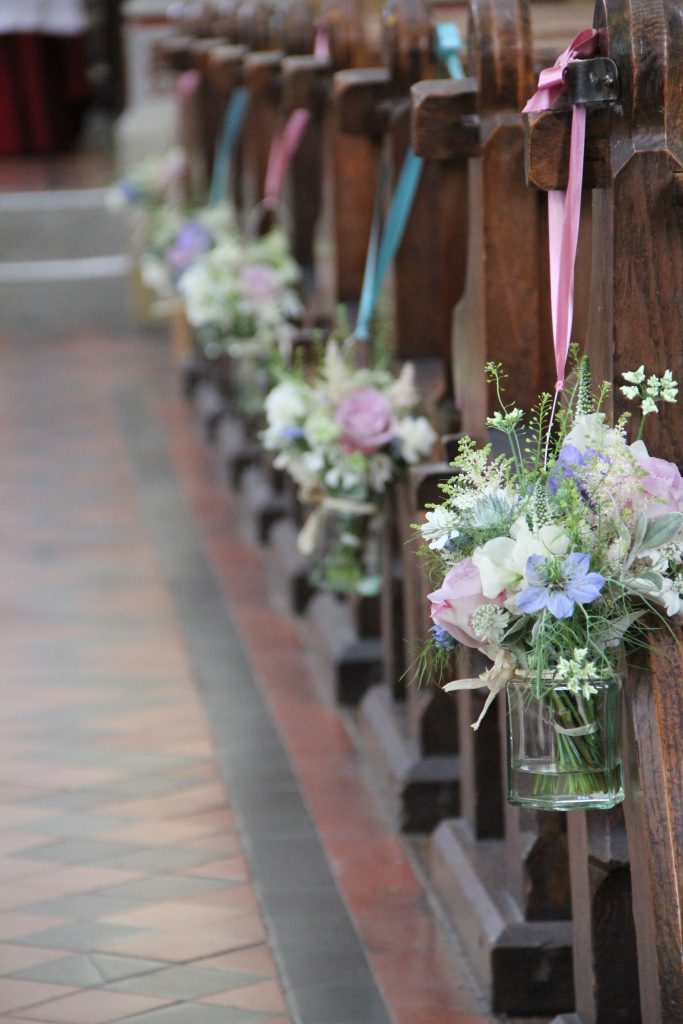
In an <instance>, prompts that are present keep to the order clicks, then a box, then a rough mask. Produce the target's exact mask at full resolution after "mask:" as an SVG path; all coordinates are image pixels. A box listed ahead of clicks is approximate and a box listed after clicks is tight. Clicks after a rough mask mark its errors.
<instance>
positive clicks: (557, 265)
mask: <svg viewBox="0 0 683 1024" xmlns="http://www.w3.org/2000/svg"><path fill="white" fill-rule="evenodd" d="M597 49H598V33H597V32H596V31H595V30H594V29H586V30H585V31H583V32H580V33H579V34H578V35H577V36H576V38H575V39H574V40H573V41H572V43H571V44H570V45H569V46H568V47H567V49H566V50H564V52H563V53H561V54H560V56H559V57H558V58H557V60H556V61H555V64H554V65H553V67H551V68H546V69H545V70H544V71H542V72H541V74H540V76H539V80H538V90H537V91H536V93H534V95H533V96H532V97H531V99H530V100H529V102H528V103H527V105H526V106H525V107H524V111H523V113H529V112H532V111H540V110H548V109H549V108H551V107H552V106H554V104H555V103H556V102H557V101H558V100H559V99H560V98H561V97H562V96H564V95H565V94H566V92H567V87H566V83H565V77H564V73H565V69H566V67H567V65H568V64H570V63H571V62H572V61H575V60H582V59H586V58H589V57H594V56H595V55H596V53H597ZM585 141H586V107H585V106H584V105H583V104H574V105H573V110H572V132H571V143H570V157H569V177H568V182H567V189H566V191H565V190H562V191H560V190H557V191H552V192H549V193H548V246H549V256H550V290H551V306H552V320H553V343H554V347H555V369H556V373H557V380H556V383H555V404H554V405H553V415H554V411H555V406H556V404H557V399H558V396H559V394H560V392H561V391H562V390H563V389H564V375H565V368H566V365H567V356H568V354H569V340H570V337H571V330H572V321H573V314H574V264H575V262H576V251H577V248H578V240H579V222H580V216H581V190H582V187H583V160H584V151H585ZM546 457H547V453H546ZM514 675H515V663H514V658H513V657H512V656H511V655H510V654H509V652H508V651H500V652H499V653H498V654H497V656H496V659H495V661H494V664H493V665H492V667H491V668H490V669H487V670H486V671H485V672H482V674H481V675H480V676H477V677H475V678H473V679H455V680H453V681H452V682H450V683H447V684H446V685H445V686H444V687H443V689H444V690H445V691H446V692H453V691H457V690H473V689H479V688H481V687H484V686H486V687H488V690H489V693H488V696H487V698H486V702H485V704H484V707H483V709H482V712H481V714H480V716H479V718H478V719H477V721H476V722H475V723H474V725H473V726H472V728H473V729H475V730H476V729H478V728H479V726H480V724H481V721H482V719H483V717H484V715H485V714H486V712H487V711H488V709H489V707H490V705H491V703H492V701H493V699H494V698H495V697H496V695H497V694H498V693H499V692H500V691H501V690H503V689H504V687H505V685H506V684H507V683H508V682H509V680H510V679H512V678H513V677H514Z"/></svg>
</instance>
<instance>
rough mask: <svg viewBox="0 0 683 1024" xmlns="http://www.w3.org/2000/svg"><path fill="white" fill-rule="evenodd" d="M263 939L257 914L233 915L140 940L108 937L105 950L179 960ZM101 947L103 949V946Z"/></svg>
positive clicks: (251, 943)
mask: <svg viewBox="0 0 683 1024" xmlns="http://www.w3.org/2000/svg"><path fill="white" fill-rule="evenodd" d="M264 939H265V929H264V926H263V922H262V921H261V918H260V917H259V916H257V915H255V914H252V915H247V916H245V917H239V918H234V919H233V920H232V921H229V922H226V923H224V924H222V925H220V926H219V927H211V928H207V927H204V928H202V929H200V930H195V931H185V930H182V931H181V930H175V931H167V932H164V933H163V934H160V935H149V936H146V937H145V938H140V939H129V938H124V939H120V940H117V939H112V940H111V941H110V942H107V944H106V952H108V953H121V954H122V955H123V956H140V957H148V958H150V959H152V960H169V961H171V962H173V963H183V962H185V961H187V960H199V959H206V958H208V957H210V956H215V955H217V954H218V953H226V952H229V951H231V950H233V949H241V948H242V947H244V946H249V945H253V944H254V943H256V942H262V941H264ZM102 948H103V949H105V947H104V946H103V947H102Z"/></svg>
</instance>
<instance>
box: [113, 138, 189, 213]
mask: <svg viewBox="0 0 683 1024" xmlns="http://www.w3.org/2000/svg"><path fill="white" fill-rule="evenodd" d="M187 199H188V166H187V157H186V155H185V151H184V150H183V149H182V148H181V147H179V146H176V147H174V148H173V149H170V150H169V151H168V152H167V153H164V154H163V156H148V157H145V158H144V159H143V160H140V161H139V163H137V164H136V165H135V166H134V167H131V169H130V170H129V171H128V172H127V174H125V175H124V177H123V178H121V179H120V181H118V182H116V184H115V185H113V186H112V187H111V188H110V189H109V191H108V192H107V197H106V202H107V206H108V207H109V208H110V209H112V210H128V211H130V212H132V213H133V214H140V215H143V216H144V215H149V214H151V213H154V211H156V210H158V209H159V208H160V207H161V206H168V205H170V206H174V207H176V208H177V209H182V208H183V206H185V204H186V203H187Z"/></svg>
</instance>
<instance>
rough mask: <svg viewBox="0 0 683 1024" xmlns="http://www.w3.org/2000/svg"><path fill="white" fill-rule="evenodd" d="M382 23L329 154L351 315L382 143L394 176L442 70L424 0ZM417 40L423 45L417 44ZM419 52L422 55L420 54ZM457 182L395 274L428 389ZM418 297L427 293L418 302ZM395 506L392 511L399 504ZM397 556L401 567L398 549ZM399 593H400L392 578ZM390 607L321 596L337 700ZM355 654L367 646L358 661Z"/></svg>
mask: <svg viewBox="0 0 683 1024" xmlns="http://www.w3.org/2000/svg"><path fill="white" fill-rule="evenodd" d="M382 24H383V26H384V30H383V40H384V44H383V45H384V54H383V59H384V66H383V67H381V68H361V69H357V68H354V69H350V70H344V71H340V72H338V73H337V74H336V75H335V76H334V83H333V114H332V117H331V118H330V134H329V135H328V139H330V140H331V141H330V142H328V158H329V159H330V161H331V178H332V188H333V196H334V201H333V211H332V215H333V220H332V224H333V227H332V231H333V237H334V240H335V253H336V258H335V283H336V288H335V290H336V295H337V297H338V299H339V300H340V301H343V302H345V303H346V304H347V306H348V307H349V308H350V310H351V319H352V321H353V319H355V307H356V305H357V302H358V299H359V296H360V290H361V284H362V277H363V268H364V263H365V253H366V250H367V244H368V239H369V235H370V226H371V221H372V214H373V207H374V184H375V182H376V180H377V175H378V169H379V161H380V154H381V148H382V146H383V145H386V146H387V148H388V149H389V151H390V157H391V164H392V177H393V178H394V180H395V178H396V177H397V175H398V172H399V169H400V166H401V163H402V161H403V157H404V155H405V152H406V149H407V144H408V136H409V119H410V111H409V104H408V102H407V99H408V90H409V87H410V84H411V83H412V81H414V80H415V77H416V76H417V77H419V76H420V75H423V74H429V73H432V69H433V67H434V60H433V57H432V55H431V54H432V45H431V43H432V40H431V26H430V21H429V17H428V15H427V13H426V10H425V9H424V8H423V7H422V5H421V4H413V3H409V2H408V0H406V2H403V3H401V4H398V5H390V6H389V7H387V8H386V9H385V11H384V12H383V15H382ZM418 39H421V40H422V41H421V42H420V43H418V45H417V46H416V40H418ZM413 53H417V54H418V57H417V59H414V58H413ZM449 185H450V181H449V175H448V174H446V175H443V174H441V172H440V170H439V169H438V168H437V172H436V174H435V175H433V174H430V173H429V172H427V174H426V175H425V180H424V181H423V182H422V183H421V185H420V187H419V189H418V193H417V197H416V200H415V206H414V210H413V214H412V215H411V217H410V219H409V221H408V225H407V228H406V232H405V236H404V241H403V245H402V246H401V248H400V250H399V253H398V256H397V259H396V262H395V267H394V274H393V279H394V296H395V299H394V303H393V307H394V309H395V316H394V328H393V332H392V333H393V338H392V344H393V350H394V352H395V354H396V356H397V358H398V359H405V358H407V357H408V356H415V355H416V354H418V347H417V345H416V343H415V334H416V330H417V324H418V323H420V324H421V327H420V330H421V332H422V333H421V337H422V339H423V348H422V349H421V350H420V354H421V355H422V356H423V357H424V356H425V355H426V358H424V359H423V371H426V375H427V376H428V377H431V378H432V379H431V380H430V382H429V383H428V384H427V385H426V390H427V391H437V390H442V388H441V389H439V378H440V374H441V371H442V366H443V363H444V362H445V360H446V358H447V354H448V330H447V326H448V319H449V316H450V309H451V308H452V305H453V302H454V301H455V297H456V294H454V293H457V287H458V284H457V281H456V283H455V284H454V283H453V282H452V280H451V279H450V278H448V279H445V283H444V287H443V288H441V289H440V288H436V289H434V288H431V289H427V288H424V287H422V286H421V282H420V281H417V282H416V278H418V277H419V275H420V273H423V272H424V271H423V266H424V260H425V258H426V256H427V253H428V252H429V250H430V247H431V246H432V245H433V244H434V242H435V240H436V244H437V246H439V247H440V248H441V249H442V250H443V249H449V248H450V250H451V252H452V253H453V254H455V252H456V248H457V247H456V245H455V239H456V237H457V235H458V221H459V217H460V208H459V207H458V204H457V196H456V197H455V199H454V198H453V196H452V194H451V191H450V189H449V187H448V186H449ZM439 208H441V209H440V212H439ZM413 295H418V296H419V299H418V301H417V302H416V301H414V300H413V299H412V298H411V296H413ZM444 307H445V312H444ZM440 316H441V318H440V319H439V317H440ZM425 350H426V352H425ZM430 356H431V360H430V358H429V357H430ZM423 375H424V373H423ZM387 504H388V506H389V507H390V508H391V507H392V506H393V504H394V502H393V501H392V500H389V501H388V503H387ZM395 536H396V535H395ZM399 543H400V542H399V541H398V539H397V538H396V544H397V545H398V544H399ZM388 555H389V562H390V564H391V565H394V558H393V553H388ZM390 589H391V591H392V595H393V596H396V589H395V587H394V585H393V581H391V583H390ZM392 600H393V597H390V598H389V601H390V602H391V601H392ZM381 605H382V601H381V600H377V599H371V600H370V599H363V600H356V599H347V600H345V601H343V602H340V601H338V600H336V599H335V598H334V597H333V596H332V595H329V594H319V595H316V596H315V598H314V599H313V600H312V601H311V602H310V604H309V606H308V608H307V613H306V618H307V621H308V623H309V628H308V630H307V633H306V635H307V637H309V638H310V639H311V641H312V642H314V643H315V647H316V653H317V656H318V665H319V678H320V681H321V686H322V688H323V689H324V690H325V692H326V693H327V694H328V695H329V696H330V697H331V698H333V699H336V700H339V701H341V702H342V703H356V702H357V701H358V700H359V699H360V697H361V696H362V695H363V694H364V692H365V691H366V690H367V688H368V686H369V685H371V684H372V683H377V682H379V681H380V680H381V678H382V641H381V639H380V628H379V626H380V620H381V617H382V614H383V612H382V607H381ZM335 623H338V624H339V625H338V627H335ZM339 636H343V637H344V642H343V643H342V644H340V643H339V642H338V641H337V637H339ZM391 636H392V641H391V642H392V643H393V644H394V650H395V651H398V649H399V645H400V644H402V640H401V639H399V638H398V636H397V635H396V633H393V634H391ZM356 652H361V657H360V662H359V663H356V660H355V659H356ZM369 655H371V656H372V657H371V658H369Z"/></svg>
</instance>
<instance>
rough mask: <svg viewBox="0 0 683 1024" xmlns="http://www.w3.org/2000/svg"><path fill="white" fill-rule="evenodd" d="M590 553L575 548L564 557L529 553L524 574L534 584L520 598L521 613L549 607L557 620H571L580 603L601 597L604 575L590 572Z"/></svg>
mask: <svg viewBox="0 0 683 1024" xmlns="http://www.w3.org/2000/svg"><path fill="white" fill-rule="evenodd" d="M589 570H590V555H588V554H585V553H583V552H580V551H575V552H573V553H572V554H570V555H565V557H564V558H552V557H551V558H546V557H544V556H543V555H529V557H528V558H527V562H526V568H525V570H524V575H525V576H526V579H527V580H528V582H529V583H530V584H531V586H529V587H527V589H526V590H523V591H522V593H521V594H519V596H518V597H517V607H518V608H519V610H520V611H522V612H538V611H541V609H542V608H547V609H548V611H549V612H550V614H551V615H554V616H555V618H556V619H568V618H569V617H570V616H571V614H572V612H573V611H574V606H575V605H577V604H590V602H591V601H595V599H596V597H599V596H600V592H601V590H602V588H603V587H604V585H605V577H604V576H601V575H600V573H598V572H590V571H589Z"/></svg>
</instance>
